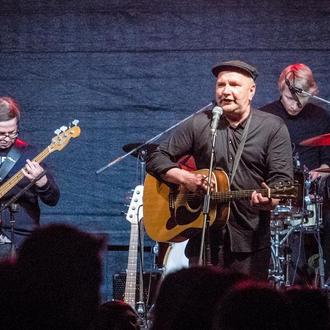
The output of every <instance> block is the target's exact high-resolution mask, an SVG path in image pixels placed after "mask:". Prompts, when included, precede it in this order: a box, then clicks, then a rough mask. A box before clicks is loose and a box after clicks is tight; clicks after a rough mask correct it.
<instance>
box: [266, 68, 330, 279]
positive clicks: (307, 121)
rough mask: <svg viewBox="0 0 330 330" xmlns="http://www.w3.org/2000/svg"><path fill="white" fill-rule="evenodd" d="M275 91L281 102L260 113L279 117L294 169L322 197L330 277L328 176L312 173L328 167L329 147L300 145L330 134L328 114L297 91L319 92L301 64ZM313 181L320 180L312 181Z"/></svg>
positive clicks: (281, 79) (283, 74) (286, 73)
mask: <svg viewBox="0 0 330 330" xmlns="http://www.w3.org/2000/svg"><path fill="white" fill-rule="evenodd" d="M278 88H279V91H280V99H279V100H277V101H275V102H272V103H270V104H267V105H265V106H263V107H261V108H260V110H262V111H265V112H269V113H272V114H275V115H278V116H280V117H281V118H282V119H283V120H284V121H285V123H286V124H287V126H288V129H289V133H290V136H291V141H292V145H293V152H294V155H293V157H294V160H296V165H297V167H299V169H300V170H306V169H307V170H308V171H309V179H310V180H312V182H318V181H319V184H318V187H319V192H320V195H322V197H323V219H322V220H323V226H324V228H323V250H324V257H325V260H327V262H326V265H328V266H325V268H326V269H325V272H326V274H325V275H326V277H325V278H327V277H329V276H330V196H329V195H330V179H329V173H321V172H318V171H315V170H316V169H319V168H329V166H330V147H329V146H321V145H320V144H322V143H319V144H318V145H317V146H315V144H314V146H308V147H306V146H302V145H300V142H302V141H304V140H306V139H309V138H311V137H315V136H319V135H323V134H326V133H330V112H329V111H327V110H325V109H324V108H322V107H320V106H319V105H316V104H314V103H312V102H311V97H310V96H308V95H306V94H303V93H297V92H296V90H295V88H297V89H298V90H299V89H300V90H303V91H305V92H307V93H309V94H311V95H316V94H317V93H318V87H317V83H316V81H315V80H314V77H313V73H312V71H311V69H310V68H309V67H308V66H307V65H305V64H303V63H295V64H291V65H289V66H287V67H286V68H285V69H284V70H283V71H282V72H281V74H280V77H279V79H278ZM329 110H330V109H329ZM323 145H324V143H323ZM329 145H330V143H329ZM316 178H320V179H321V180H316V181H315V179H316ZM329 280H330V277H329ZM329 282H330V281H329Z"/></svg>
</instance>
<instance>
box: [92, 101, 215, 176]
mask: <svg viewBox="0 0 330 330" xmlns="http://www.w3.org/2000/svg"><path fill="white" fill-rule="evenodd" d="M212 104H213V102H211V103H209V104H207V105H206V106H204V107H203V108H201V109H199V110H197V111H196V112H194V113H193V114H191V115H190V116H188V117H186V118H184V119H183V120H180V121H179V122H178V123H176V124H174V125H173V126H171V127H169V128H168V129H166V130H165V131H163V132H161V133H159V134H157V135H156V136H154V137H152V138H151V139H149V140H148V141H146V142H145V143H143V144H141V145H140V146H138V147H136V148H134V149H132V150H131V151H129V152H127V153H126V154H124V155H123V156H120V157H117V158H116V159H114V160H112V161H111V162H110V163H108V164H107V165H105V166H103V167H101V168H99V169H98V170H97V171H96V172H95V173H96V174H100V173H102V172H103V171H104V170H106V169H107V168H109V167H111V166H112V165H115V164H117V163H118V162H120V161H122V160H123V159H125V158H126V157H127V156H129V155H130V154H132V153H134V152H137V151H138V150H139V149H141V148H143V147H144V146H145V145H147V144H149V143H152V142H154V141H156V140H158V139H159V138H160V137H161V136H162V135H163V134H165V133H167V132H169V131H171V130H172V129H174V128H175V127H177V126H179V125H181V124H182V123H184V122H185V121H186V120H188V119H189V118H191V117H193V116H195V115H196V114H197V113H199V112H203V111H205V110H206V109H207V108H209V107H210V106H211V105H212Z"/></svg>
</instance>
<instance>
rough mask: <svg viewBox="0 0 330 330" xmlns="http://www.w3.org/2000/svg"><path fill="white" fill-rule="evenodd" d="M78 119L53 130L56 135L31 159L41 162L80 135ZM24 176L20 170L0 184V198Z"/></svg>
mask: <svg viewBox="0 0 330 330" xmlns="http://www.w3.org/2000/svg"><path fill="white" fill-rule="evenodd" d="M78 123H79V120H74V121H72V123H71V124H70V127H69V128H67V127H66V126H62V127H61V128H59V129H57V130H56V131H55V134H56V136H55V137H53V139H52V142H51V143H50V145H49V146H48V147H47V148H45V149H44V150H43V151H42V152H40V153H39V154H38V155H37V156H36V157H35V158H33V159H32V161H35V162H37V163H40V162H42V161H43V160H44V159H45V158H46V157H47V156H48V155H49V154H51V153H52V152H54V151H60V150H62V149H63V148H64V147H65V146H66V145H67V144H68V143H69V141H70V140H71V138H76V137H78V136H79V135H80V127H79V126H78ZM23 177H24V174H23V172H22V170H20V171H19V172H17V173H16V174H15V175H13V176H12V177H11V178H10V179H9V180H7V181H6V182H5V183H3V184H2V185H1V186H0V198H2V197H3V196H5V195H6V194H7V193H8V192H9V191H10V190H11V189H12V188H14V187H15V186H16V184H17V183H18V182H20V181H21V180H22V179H23Z"/></svg>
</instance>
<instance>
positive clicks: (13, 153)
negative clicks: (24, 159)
mask: <svg viewBox="0 0 330 330" xmlns="http://www.w3.org/2000/svg"><path fill="white" fill-rule="evenodd" d="M22 142H23V141H21V140H18V139H16V141H15V143H14V145H13V146H12V147H11V149H10V151H9V152H8V154H7V156H6V159H5V160H4V162H3V163H2V164H1V166H0V182H2V181H3V180H4V179H5V178H6V176H7V175H8V173H9V171H10V170H11V169H12V168H13V166H14V165H15V164H16V162H17V161H18V160H19V159H20V158H21V156H22V152H21V151H22V150H23V149H24V148H25V147H26V144H25V143H22Z"/></svg>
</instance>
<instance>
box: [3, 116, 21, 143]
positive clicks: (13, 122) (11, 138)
mask: <svg viewBox="0 0 330 330" xmlns="http://www.w3.org/2000/svg"><path fill="white" fill-rule="evenodd" d="M17 134H18V127H17V119H16V118H13V119H10V120H7V121H0V149H7V148H9V147H10V146H11V145H12V144H13V143H14V142H15V140H16V137H17Z"/></svg>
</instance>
